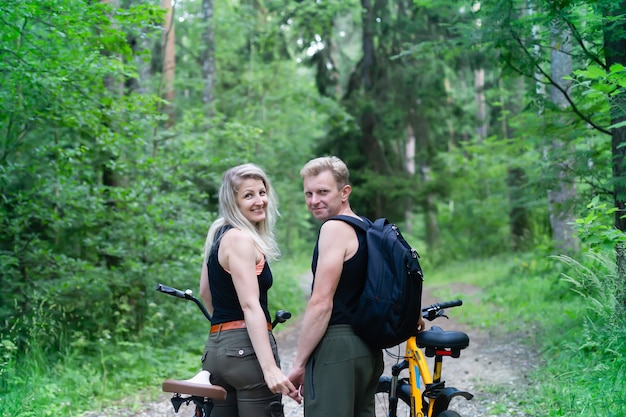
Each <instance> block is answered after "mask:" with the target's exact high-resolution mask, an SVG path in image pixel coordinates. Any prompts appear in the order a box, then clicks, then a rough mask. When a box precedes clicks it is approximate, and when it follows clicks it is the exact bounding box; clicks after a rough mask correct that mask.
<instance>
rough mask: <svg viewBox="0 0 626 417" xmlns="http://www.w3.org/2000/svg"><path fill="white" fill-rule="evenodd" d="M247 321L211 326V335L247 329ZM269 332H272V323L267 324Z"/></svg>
mask: <svg viewBox="0 0 626 417" xmlns="http://www.w3.org/2000/svg"><path fill="white" fill-rule="evenodd" d="M245 328H246V321H245V320H235V321H227V322H226V323H220V324H214V325H213V326H211V333H217V332H223V331H224V330H235V329H245ZM267 330H272V323H267Z"/></svg>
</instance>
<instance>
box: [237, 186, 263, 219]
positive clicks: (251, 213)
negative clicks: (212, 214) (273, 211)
mask: <svg viewBox="0 0 626 417" xmlns="http://www.w3.org/2000/svg"><path fill="white" fill-rule="evenodd" d="M237 207H239V210H240V211H241V214H243V216H244V217H245V218H246V219H248V220H249V221H250V223H252V224H257V223H259V222H261V221H263V220H265V217H266V215H267V214H266V209H267V191H266V190H265V184H263V181H261V180H259V179H255V178H246V179H244V180H243V182H242V183H241V185H240V186H239V188H238V189H237Z"/></svg>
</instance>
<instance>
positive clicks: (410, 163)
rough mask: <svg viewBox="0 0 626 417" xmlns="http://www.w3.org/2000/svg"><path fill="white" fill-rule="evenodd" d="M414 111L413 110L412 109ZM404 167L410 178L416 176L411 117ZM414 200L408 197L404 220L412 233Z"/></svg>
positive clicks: (407, 228)
mask: <svg viewBox="0 0 626 417" xmlns="http://www.w3.org/2000/svg"><path fill="white" fill-rule="evenodd" d="M411 113H412V110H411ZM404 169H405V170H406V172H407V173H408V174H409V178H413V177H414V176H415V131H414V130H413V126H412V125H411V118H410V117H409V123H407V126H406V142H405V143H404ZM412 220H413V200H412V199H411V198H408V199H407V202H406V209H405V211H404V222H405V226H404V228H405V229H406V232H407V233H411V229H412V225H413V221H412Z"/></svg>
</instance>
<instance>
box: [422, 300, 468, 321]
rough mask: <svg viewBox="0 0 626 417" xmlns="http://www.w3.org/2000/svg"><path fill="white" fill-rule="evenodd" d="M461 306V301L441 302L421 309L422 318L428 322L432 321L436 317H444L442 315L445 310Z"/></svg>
mask: <svg viewBox="0 0 626 417" xmlns="http://www.w3.org/2000/svg"><path fill="white" fill-rule="evenodd" d="M461 305H463V301H462V300H452V301H442V302H441V303H436V304H431V305H429V306H428V307H424V308H422V317H424V318H425V319H426V320H428V321H433V320H435V319H436V318H438V317H446V318H447V316H446V315H445V314H444V311H443V310H444V309H445V308H452V307H458V306H461Z"/></svg>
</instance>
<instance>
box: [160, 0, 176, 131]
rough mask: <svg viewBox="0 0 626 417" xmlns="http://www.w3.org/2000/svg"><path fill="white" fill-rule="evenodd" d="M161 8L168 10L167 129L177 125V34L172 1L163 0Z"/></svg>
mask: <svg viewBox="0 0 626 417" xmlns="http://www.w3.org/2000/svg"><path fill="white" fill-rule="evenodd" d="M161 6H162V7H163V8H164V9H166V10H167V12H166V14H165V27H164V29H163V37H162V39H163V43H162V50H163V75H162V77H163V98H164V99H165V101H166V103H167V104H166V105H165V109H164V110H165V113H167V115H168V120H167V122H166V127H172V126H173V125H174V123H175V112H174V97H175V94H174V91H175V90H174V74H175V70H176V55H175V44H174V42H175V39H176V36H175V32H174V27H175V25H174V9H173V7H172V0H161Z"/></svg>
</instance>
